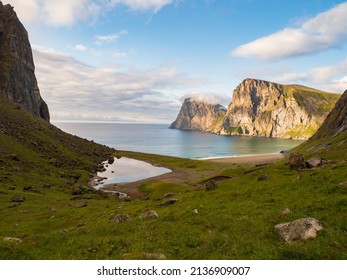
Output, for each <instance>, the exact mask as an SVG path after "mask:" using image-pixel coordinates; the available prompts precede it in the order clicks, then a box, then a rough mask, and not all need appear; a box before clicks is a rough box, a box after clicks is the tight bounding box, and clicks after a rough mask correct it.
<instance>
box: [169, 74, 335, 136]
mask: <svg viewBox="0 0 347 280" xmlns="http://www.w3.org/2000/svg"><path fill="white" fill-rule="evenodd" d="M340 96H341V95H340V94H334V93H328V92H323V91H319V90H316V89H312V88H308V87H304V86H299V85H281V84H277V83H272V82H268V81H263V80H255V79H245V80H244V81H243V82H242V83H241V84H240V85H239V86H238V87H237V88H236V89H235V90H234V93H233V97H232V102H231V103H230V105H229V107H228V110H227V112H225V109H224V108H223V107H222V106H221V105H208V104H206V103H203V102H198V101H195V100H192V99H186V100H185V101H184V103H183V105H182V108H181V111H180V113H179V114H178V116H177V119H176V121H175V122H174V123H173V124H172V125H171V127H170V128H179V129H185V130H200V131H206V132H212V133H216V134H222V135H248V136H265V137H279V138H293V139H307V138H309V137H311V136H312V135H313V134H314V133H315V132H316V131H317V129H318V128H319V127H320V126H321V124H322V123H323V121H324V119H325V117H326V116H327V115H328V113H329V112H330V111H331V110H332V109H333V107H334V105H335V103H336V102H337V100H338V99H339V98H340Z"/></svg>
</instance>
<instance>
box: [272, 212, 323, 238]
mask: <svg viewBox="0 0 347 280" xmlns="http://www.w3.org/2000/svg"><path fill="white" fill-rule="evenodd" d="M322 229H323V227H322V225H321V224H320V223H319V222H318V221H317V220H316V219H315V218H303V219H299V220H295V221H293V222H290V223H283V224H278V225H276V226H275V233H276V234H277V235H278V237H279V238H280V239H281V240H283V241H285V242H288V243H289V242H292V241H295V240H306V239H309V238H316V237H317V234H318V232H320V231H321V230H322Z"/></svg>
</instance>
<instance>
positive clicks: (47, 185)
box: [42, 184, 51, 189]
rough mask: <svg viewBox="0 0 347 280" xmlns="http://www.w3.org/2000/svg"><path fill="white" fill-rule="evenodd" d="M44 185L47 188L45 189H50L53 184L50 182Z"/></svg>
mask: <svg viewBox="0 0 347 280" xmlns="http://www.w3.org/2000/svg"><path fill="white" fill-rule="evenodd" d="M42 187H43V188H45V189H49V188H50V187H51V185H50V184H43V186H42Z"/></svg>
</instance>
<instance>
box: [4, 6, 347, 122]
mask: <svg viewBox="0 0 347 280" xmlns="http://www.w3.org/2000/svg"><path fill="white" fill-rule="evenodd" d="M3 2H4V3H10V4H11V5H13V6H14V7H15V11H17V14H18V16H19V17H20V19H21V21H22V22H23V24H24V25H25V27H26V28H27V30H28V32H29V36H30V41H31V43H32V46H33V52H34V59H35V64H36V76H37V79H38V82H39V87H40V89H41V95H42V96H43V98H44V99H45V100H46V102H47V103H48V105H49V108H50V112H51V118H52V120H53V121H59V120H63V121H71V120H72V121H115V122H150V123H170V122H172V121H173V120H174V119H175V117H176V115H177V113H178V110H179V108H180V105H181V103H182V101H183V99H184V97H186V96H199V97H204V98H205V99H207V100H209V101H210V102H219V103H221V104H223V105H225V106H227V105H228V103H229V102H230V101H231V96H232V92H233V90H234V89H235V87H236V86H237V85H238V84H239V83H241V82H242V80H243V79H245V78H258V79H265V80H270V81H274V82H279V83H285V84H290V83H298V84H303V85H306V86H310V87H314V88H318V89H322V90H327V91H332V92H339V93H341V92H343V91H344V90H346V89H347V52H346V50H347V44H346V43H347V29H346V26H347V2H345V1H333V0H305V1H302V0H147V1H145V0H3Z"/></svg>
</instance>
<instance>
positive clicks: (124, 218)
mask: <svg viewBox="0 0 347 280" xmlns="http://www.w3.org/2000/svg"><path fill="white" fill-rule="evenodd" d="M113 220H114V221H115V222H116V223H124V222H126V221H129V220H130V215H129V214H128V213H127V214H120V215H117V216H116V217H114V219H113Z"/></svg>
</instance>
